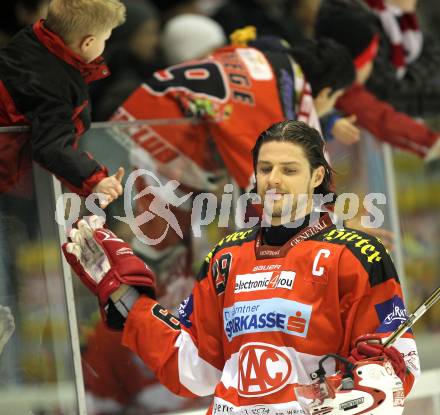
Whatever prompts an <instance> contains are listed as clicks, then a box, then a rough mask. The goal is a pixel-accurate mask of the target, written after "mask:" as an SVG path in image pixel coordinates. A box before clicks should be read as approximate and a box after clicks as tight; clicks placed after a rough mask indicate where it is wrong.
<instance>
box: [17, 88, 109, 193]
mask: <svg viewBox="0 0 440 415" xmlns="http://www.w3.org/2000/svg"><path fill="white" fill-rule="evenodd" d="M50 98H51V99H48V100H47V101H45V102H41V101H40V102H38V101H39V100H38V101H36V100H34V101H36V102H35V105H34V108H36V111H35V113H34V114H33V113H32V111H30V113H29V114H26V115H28V116H29V118H30V120H31V128H32V158H33V159H34V160H35V161H36V162H38V163H39V164H41V165H42V166H43V167H44V168H46V169H47V170H49V171H50V172H51V173H53V174H55V175H56V176H57V177H58V178H59V179H60V180H61V181H62V182H63V183H64V184H65V185H66V186H67V187H68V188H69V189H70V190H72V191H74V192H75V193H78V194H79V195H81V196H88V195H89V194H90V193H92V192H93V189H94V188H95V186H96V185H97V184H98V183H99V182H101V181H102V180H103V179H105V178H106V177H107V176H108V172H107V168H106V167H105V166H103V165H101V164H99V163H98V162H96V161H95V160H94V159H93V158H92V156H91V155H90V154H88V153H86V152H83V151H80V150H78V148H77V146H78V140H79V138H80V134H78V133H77V132H76V131H80V133H81V134H82V133H83V132H84V131H85V130H86V127H85V126H84V125H83V124H82V121H81V120H80V119H77V120H76V122H74V121H72V119H74V115H73V114H72V112H73V111H72V108H71V106H69V105H68V103H66V102H62V101H61V100H60V99H59V97H57V96H52V97H50ZM75 124H76V125H75Z"/></svg>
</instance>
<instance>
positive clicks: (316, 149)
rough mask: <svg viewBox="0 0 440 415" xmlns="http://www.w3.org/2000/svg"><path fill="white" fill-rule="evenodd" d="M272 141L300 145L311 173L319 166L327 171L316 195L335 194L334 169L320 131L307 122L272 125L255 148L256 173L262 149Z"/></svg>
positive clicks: (259, 139)
mask: <svg viewBox="0 0 440 415" xmlns="http://www.w3.org/2000/svg"><path fill="white" fill-rule="evenodd" d="M270 141H284V142H288V143H292V144H298V145H300V146H301V147H302V149H303V151H304V154H305V156H306V157H307V160H308V161H309V163H310V171H311V172H312V171H313V170H315V169H316V168H318V167H319V166H323V167H324V170H325V173H324V179H323V180H322V183H321V184H320V185H319V186H318V187H316V188H315V191H314V193H315V194H322V195H324V196H325V195H327V194H329V193H333V191H332V181H333V169H332V168H331V167H330V165H329V164H328V162H327V160H326V159H325V155H324V146H325V142H324V140H323V139H322V137H321V134H320V133H319V131H318V130H316V129H315V128H312V127H310V126H309V125H307V124H306V123H305V122H302V121H294V120H286V121H282V122H278V123H276V124H273V125H271V126H270V127H269V128H268V129H267V130H265V131H263V132H262V133H261V134H260V136H259V137H258V138H257V142H256V143H255V146H254V148H253V149H252V158H253V164H254V171H255V172H256V171H257V162H258V156H259V153H260V148H261V146H262V145H263V144H264V143H268V142H270ZM254 190H256V189H254Z"/></svg>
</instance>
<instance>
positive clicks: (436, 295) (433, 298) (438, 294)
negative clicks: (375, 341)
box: [383, 287, 440, 347]
mask: <svg viewBox="0 0 440 415" xmlns="http://www.w3.org/2000/svg"><path fill="white" fill-rule="evenodd" d="M439 299H440V287H438V288H437V289H436V290H435V291H434V292H433V293H432V294H431V295H430V296H429V297H428V298H427V299H426V301H425V302H424V303H423V304H422V305H421V306H420V307H418V308H417V310H416V311H414V313H412V314H411V315H410V316H408V319H407V320H406V321H405V322H403V323H402V324H401V325H400V326H399V327H398V328H397V330H396V331H394V332H393V334H391V336H390V337H388V338H387V339H386V340H385V342H384V343H383V345H384V346H385V347H387V346H390V345H391V344H393V343H394V342H395V341H396V340H397V339H398V338H400V337H401V336H402V335H403V334H404V333H405V332H406V331H407V330H408V329H409V328H411V327H412V326H413V325H414V323H415V322H416V321H417V320H418V319H419V318H420V317H422V316H423V314H425V313H426V312H427V311H428V310H429V309H430V308H431V307H432V306H433V305H434V304H435V303H436V302H437V301H438V300H439Z"/></svg>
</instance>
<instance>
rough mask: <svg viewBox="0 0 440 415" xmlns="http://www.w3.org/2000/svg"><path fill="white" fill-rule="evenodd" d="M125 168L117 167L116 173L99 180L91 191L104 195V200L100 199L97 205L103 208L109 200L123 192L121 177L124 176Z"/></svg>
mask: <svg viewBox="0 0 440 415" xmlns="http://www.w3.org/2000/svg"><path fill="white" fill-rule="evenodd" d="M124 174H125V170H124V168H123V167H119V169H118V171H117V172H116V174H114V175H113V176H109V177H106V178H105V179H103V180H101V181H100V182H99V183H98V184H97V185H96V186H95V187H94V188H93V193H102V194H104V195H105V196H106V198H107V199H106V200H100V201H99V206H100V207H101V208H102V209H105V208H106V207H107V206H108V205H109V204H110V203H111V202H113V201H114V200H116V199H117V198H118V197H119V196H121V195H122V193H123V190H124V189H123V188H122V184H121V181H122V178H123V177H124Z"/></svg>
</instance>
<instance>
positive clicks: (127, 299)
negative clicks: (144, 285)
mask: <svg viewBox="0 0 440 415" xmlns="http://www.w3.org/2000/svg"><path fill="white" fill-rule="evenodd" d="M138 298H139V293H138V292H137V291H136V289H135V288H133V287H128V289H127V291H125V293H124V294H123V295H122V297H121V298H120V299H119V300H117V301H116V302H115V307H116V309H117V310H118V311H119V313H120V314H121V315H122V317H124V318H127V317H128V313H129V312H130V310H131V308H132V307H133V305H134V303H135V302H136V301H137V299H138Z"/></svg>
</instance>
